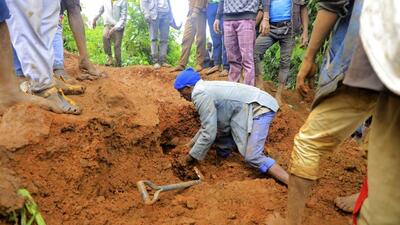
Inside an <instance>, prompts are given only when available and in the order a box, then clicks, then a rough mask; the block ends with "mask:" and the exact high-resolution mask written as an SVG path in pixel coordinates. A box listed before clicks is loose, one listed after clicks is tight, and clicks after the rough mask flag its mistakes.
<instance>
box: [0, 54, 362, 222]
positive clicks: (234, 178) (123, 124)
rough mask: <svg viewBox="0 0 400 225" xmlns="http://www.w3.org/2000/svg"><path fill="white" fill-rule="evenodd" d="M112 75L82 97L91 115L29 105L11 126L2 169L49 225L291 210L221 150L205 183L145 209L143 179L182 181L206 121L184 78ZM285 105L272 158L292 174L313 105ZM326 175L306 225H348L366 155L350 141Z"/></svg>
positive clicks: (207, 165) (72, 65)
mask: <svg viewBox="0 0 400 225" xmlns="http://www.w3.org/2000/svg"><path fill="white" fill-rule="evenodd" d="M66 62H67V63H66V64H67V71H68V72H69V73H70V74H72V75H73V76H76V75H78V73H79V72H78V71H77V69H76V68H77V65H76V59H75V58H74V56H72V55H69V54H67V59H66ZM105 70H106V72H107V73H108V74H109V77H108V78H106V79H102V80H99V81H93V82H83V84H84V85H86V86H87V93H86V94H85V95H83V96H78V97H72V98H73V99H74V100H76V101H77V102H78V103H80V104H81V105H82V106H83V108H84V112H83V114H82V115H81V116H71V115H57V114H53V113H50V112H46V111H43V110H41V109H38V108H35V107H31V106H26V105H19V106H15V107H13V108H11V109H10V110H9V111H8V112H6V113H5V115H4V116H3V117H2V118H1V124H0V146H1V147H0V152H1V154H0V156H1V157H2V167H5V168H8V169H11V170H13V171H14V172H15V173H16V175H17V176H18V178H19V182H20V184H21V185H22V186H24V187H26V188H27V189H28V190H29V191H30V192H31V193H32V195H33V197H34V198H35V200H36V201H37V202H38V204H39V205H40V208H41V211H42V213H43V215H44V218H45V219H46V221H47V223H48V224H50V225H57V224H77V225H78V224H99V225H100V224H263V223H264V220H265V218H266V217H267V215H268V214H270V213H273V212H282V213H283V212H284V211H285V205H286V196H287V188H286V187H284V186H282V185H280V184H278V183H276V182H275V181H274V180H273V179H270V178H267V177H263V176H262V175H260V174H258V173H257V171H255V170H253V169H252V168H250V167H248V166H246V165H245V164H244V162H243V159H242V157H241V156H240V155H239V154H238V153H234V154H233V155H232V156H231V157H229V158H228V159H226V160H224V161H222V163H221V164H220V165H216V163H215V151H213V149H211V150H210V152H209V154H208V156H207V158H206V160H205V161H204V162H202V163H201V165H200V166H199V169H200V170H201V171H202V172H203V174H204V175H205V182H204V183H202V184H200V185H198V186H194V187H192V188H190V189H187V190H184V191H180V192H169V193H162V194H161V197H160V201H158V202H157V203H155V204H154V205H151V206H147V205H144V204H143V203H142V202H141V198H140V196H139V193H138V191H137V189H136V186H135V183H136V181H138V180H143V179H149V180H152V181H153V182H155V183H157V184H167V183H174V182H178V181H179V179H178V178H177V177H176V176H175V175H174V173H173V172H172V162H173V160H174V159H175V158H176V157H178V156H180V155H182V154H186V153H187V151H188V149H187V148H186V147H185V144H186V143H187V141H189V140H190V138H191V137H192V135H194V134H195V132H196V131H197V129H198V127H199V122H198V118H197V115H196V112H195V111H194V109H193V107H192V106H191V104H189V103H187V102H185V101H184V100H183V99H181V98H180V97H179V95H178V93H177V92H176V91H174V90H173V87H172V82H173V79H174V76H175V74H173V73H170V72H168V70H165V69H161V70H159V71H154V70H153V69H152V68H151V67H128V68H122V69H117V68H105ZM211 79H214V78H213V77H211ZM285 99H286V101H287V102H288V103H289V105H290V106H284V107H282V110H281V111H280V112H279V113H278V115H277V118H276V119H275V121H274V123H273V125H272V128H271V130H270V135H269V138H268V143H267V144H266V151H267V152H268V153H269V154H270V155H271V156H272V157H273V158H275V159H276V160H277V161H278V162H279V163H280V164H281V165H283V167H284V168H287V167H288V163H289V157H290V152H291V148H292V142H293V137H294V135H295V134H296V133H297V131H298V129H299V127H300V126H301V125H302V123H303V122H304V120H305V118H306V115H307V113H308V111H307V106H308V103H304V102H301V101H300V100H299V99H298V98H297V97H296V95H295V94H294V93H292V92H285ZM321 172H322V173H321V175H322V176H321V179H320V180H319V181H318V182H317V186H315V188H314V191H313V194H312V196H311V199H310V201H309V203H308V205H307V215H308V216H307V218H306V224H312V225H317V224H318V225H320V224H335V225H336V224H346V223H347V220H348V219H349V218H350V217H349V216H348V215H345V214H343V213H341V212H339V211H337V210H336V209H335V208H334V206H333V203H332V201H333V199H334V198H335V197H336V196H337V195H346V194H350V193H353V192H355V191H357V190H358V188H359V186H360V185H361V181H362V178H363V176H364V174H365V166H364V160H363V158H362V156H361V153H360V151H359V150H358V147H357V146H356V145H355V144H354V143H353V142H351V141H348V142H346V143H345V144H344V145H342V146H341V147H340V148H339V149H337V150H336V151H335V152H334V153H332V154H330V155H328V156H327V157H325V158H324V159H323V161H322V163H321ZM3 195H4V194H3V193H2V197H3ZM12 199H13V198H12ZM321 221H323V223H321Z"/></svg>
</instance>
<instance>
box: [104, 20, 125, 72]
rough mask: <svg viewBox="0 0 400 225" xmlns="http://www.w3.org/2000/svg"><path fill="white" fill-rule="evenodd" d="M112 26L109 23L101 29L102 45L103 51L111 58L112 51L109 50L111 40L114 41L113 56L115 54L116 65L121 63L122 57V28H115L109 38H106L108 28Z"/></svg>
mask: <svg viewBox="0 0 400 225" xmlns="http://www.w3.org/2000/svg"><path fill="white" fill-rule="evenodd" d="M112 28H113V26H110V25H105V26H104V30H103V47H104V52H105V53H106V54H107V56H108V57H110V58H112V51H111V41H113V42H114V56H115V62H116V65H117V66H121V64H122V59H121V44H122V38H123V37H124V28H123V29H121V30H116V31H115V32H114V33H113V34H112V35H111V36H110V38H107V37H106V35H107V34H108V32H110V30H111V29H112Z"/></svg>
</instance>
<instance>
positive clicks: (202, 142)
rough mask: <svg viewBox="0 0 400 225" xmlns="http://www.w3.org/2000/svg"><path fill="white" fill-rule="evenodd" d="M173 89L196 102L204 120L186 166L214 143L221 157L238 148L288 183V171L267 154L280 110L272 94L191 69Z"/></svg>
mask: <svg viewBox="0 0 400 225" xmlns="http://www.w3.org/2000/svg"><path fill="white" fill-rule="evenodd" d="M174 88H175V89H176V90H178V91H179V92H180V94H181V96H182V97H183V98H185V99H186V100H187V101H191V102H193V104H194V105H195V107H196V110H197V112H198V113H199V115H200V121H201V128H200V130H199V131H198V132H197V134H196V135H195V137H194V138H193V139H192V141H191V146H192V149H191V150H190V152H189V155H188V156H186V158H185V162H184V166H189V165H193V164H194V163H195V162H196V161H197V160H203V159H204V158H205V156H206V154H207V152H208V150H209V148H210V147H211V145H212V144H213V143H214V144H215V145H216V147H217V153H218V155H219V156H222V157H227V156H228V155H229V154H230V152H231V151H232V150H234V149H238V151H239V152H240V154H241V155H242V156H244V158H245V161H246V162H247V163H248V164H249V165H251V166H252V167H255V168H258V170H259V171H260V172H261V173H265V174H269V175H271V176H272V177H274V178H275V179H277V180H279V181H281V182H283V183H285V184H287V183H288V177H289V176H288V174H287V172H286V171H285V170H284V169H283V168H282V167H280V166H279V165H278V164H277V163H276V162H275V160H274V159H272V158H270V157H268V156H266V155H265V154H264V144H265V141H266V139H267V136H268V129H269V126H270V124H271V122H272V120H273V119H274V117H275V113H276V112H277V111H278V109H279V106H278V103H277V101H276V100H275V99H274V98H273V97H272V96H271V95H269V94H268V93H266V92H264V91H261V90H260V89H258V88H256V87H253V86H249V85H245V84H240V83H234V82H227V81H203V80H201V79H200V75H199V74H198V73H197V72H195V71H194V70H193V69H192V68H188V69H186V70H184V71H182V72H181V73H180V74H178V76H177V77H176V80H175V82H174Z"/></svg>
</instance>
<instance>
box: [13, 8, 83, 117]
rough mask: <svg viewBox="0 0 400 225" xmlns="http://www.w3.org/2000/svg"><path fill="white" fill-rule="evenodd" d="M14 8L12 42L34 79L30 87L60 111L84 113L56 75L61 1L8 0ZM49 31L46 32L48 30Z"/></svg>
mask: <svg viewBox="0 0 400 225" xmlns="http://www.w3.org/2000/svg"><path fill="white" fill-rule="evenodd" d="M6 2H7V5H8V7H9V9H10V12H11V17H10V18H9V19H8V20H7V24H8V26H9V27H10V36H11V42H12V44H13V46H14V48H15V51H16V53H17V55H18V57H19V59H20V62H21V68H22V71H23V73H24V75H25V76H26V77H28V78H29V79H30V81H29V82H28V81H26V82H24V83H23V85H22V86H24V87H25V88H26V91H27V92H29V93H31V94H33V95H36V96H39V97H43V98H45V99H46V100H48V102H49V103H51V105H52V109H53V111H55V112H58V113H66V114H75V115H78V114H80V113H81V111H82V110H81V108H80V107H79V106H77V105H76V103H75V102H74V101H72V100H70V99H68V98H66V97H65V96H64V94H63V92H62V91H61V90H60V89H59V88H58V87H57V86H56V83H55V81H54V79H53V76H52V73H53V62H54V52H53V39H54V36H55V33H56V30H57V25H58V21H59V20H58V19H59V15H60V3H59V1H53V0H6ZM44 31H45V32H44Z"/></svg>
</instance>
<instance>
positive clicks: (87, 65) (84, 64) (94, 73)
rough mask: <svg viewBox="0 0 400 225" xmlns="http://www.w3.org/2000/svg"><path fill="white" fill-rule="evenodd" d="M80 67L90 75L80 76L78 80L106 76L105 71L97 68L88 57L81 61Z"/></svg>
mask: <svg viewBox="0 0 400 225" xmlns="http://www.w3.org/2000/svg"><path fill="white" fill-rule="evenodd" d="M79 69H80V70H81V71H83V72H85V73H87V74H88V75H89V76H79V77H77V79H78V80H96V79H99V78H100V77H105V76H106V74H105V73H104V72H102V71H99V70H97V69H96V67H95V66H94V65H93V64H92V63H91V62H90V61H89V60H88V59H86V58H84V59H82V60H81V61H80V62H79ZM89 77H90V78H89ZM84 78H85V79H84Z"/></svg>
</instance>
